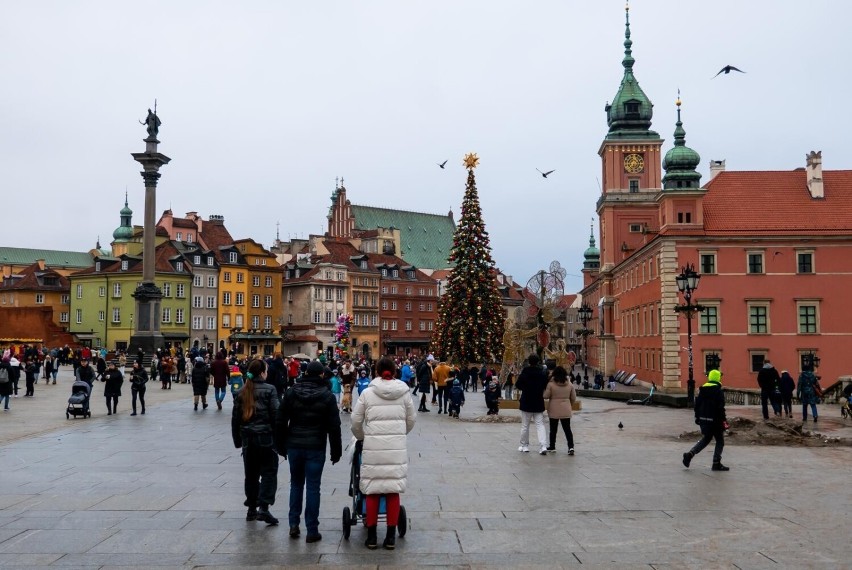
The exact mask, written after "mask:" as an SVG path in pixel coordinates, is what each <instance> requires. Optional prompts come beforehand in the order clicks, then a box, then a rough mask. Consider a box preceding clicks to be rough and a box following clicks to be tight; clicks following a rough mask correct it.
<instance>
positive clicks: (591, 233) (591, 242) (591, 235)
mask: <svg viewBox="0 0 852 570" xmlns="http://www.w3.org/2000/svg"><path fill="white" fill-rule="evenodd" d="M589 247H595V218H592V222H591V223H590V224H589Z"/></svg>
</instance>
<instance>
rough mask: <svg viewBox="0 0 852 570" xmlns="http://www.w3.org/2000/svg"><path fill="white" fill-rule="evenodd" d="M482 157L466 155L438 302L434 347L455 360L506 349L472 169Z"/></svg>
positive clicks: (490, 357)
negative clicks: (449, 270) (458, 213)
mask: <svg viewBox="0 0 852 570" xmlns="http://www.w3.org/2000/svg"><path fill="white" fill-rule="evenodd" d="M478 163H479V158H477V156H476V155H475V154H473V153H471V154H468V155H467V156H466V157H465V159H464V165H465V168H467V188H466V190H465V194H464V202H462V208H461V218H460V219H459V223H458V226H457V227H456V233H455V235H454V236H453V249H452V251H451V253H450V258H449V261H450V262H451V263H453V264H454V265H455V267H454V268H453V272H452V273H451V274H450V278H449V281H448V283H447V288H446V291H445V293H444V295H443V297H442V298H441V303H440V305H439V306H438V323H437V326H436V327H435V333H434V334H433V336H432V347H431V351H432V352H433V353H434V354H435V355H436V357H438V358H439V359H441V360H448V361H451V362H454V363H456V364H462V365H464V364H468V363H484V362H493V361H494V360H496V359H497V358H499V357H500V355H502V354H503V318H504V312H503V305H502V303H501V302H500V294H499V293H498V292H497V286H496V285H495V283H494V275H495V271H494V261H493V260H492V259H491V245H490V244H489V239H488V232H487V231H485V222H483V221H482V210H481V209H480V206H479V195H478V194H477V192H476V177H475V176H474V174H473V169H474V168H476V166H477V164H478Z"/></svg>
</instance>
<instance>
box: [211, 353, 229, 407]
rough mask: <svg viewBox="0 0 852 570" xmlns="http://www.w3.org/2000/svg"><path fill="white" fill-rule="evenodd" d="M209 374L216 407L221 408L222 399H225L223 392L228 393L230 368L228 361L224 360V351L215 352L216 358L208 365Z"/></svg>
mask: <svg viewBox="0 0 852 570" xmlns="http://www.w3.org/2000/svg"><path fill="white" fill-rule="evenodd" d="M210 375H211V376H213V390H214V395H215V397H216V407H217V408H219V409H220V410H221V409H222V401H223V400H224V399H225V394H227V393H228V378H229V377H230V376H231V369H230V368H229V367H228V362H227V361H226V360H225V353H224V351H219V352H217V353H216V358H215V359H214V360H213V363H212V364H211V365H210Z"/></svg>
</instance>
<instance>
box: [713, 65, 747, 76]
mask: <svg viewBox="0 0 852 570" xmlns="http://www.w3.org/2000/svg"><path fill="white" fill-rule="evenodd" d="M732 71H739V72H740V73H745V71H743V70H742V69H737V68H736V67H734V66H733V65H726V66H725V67H723V68H722V69H720V70H719V73H717V74H716V75H714V76H713V79H716V78H717V77H719V76H720V75H721V74H723V73H724V74H725V75H728V74H729V73H730V72H732Z"/></svg>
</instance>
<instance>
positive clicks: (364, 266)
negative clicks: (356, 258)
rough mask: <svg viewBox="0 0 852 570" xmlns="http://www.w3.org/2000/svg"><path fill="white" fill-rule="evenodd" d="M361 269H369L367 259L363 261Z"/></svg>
mask: <svg viewBox="0 0 852 570" xmlns="http://www.w3.org/2000/svg"><path fill="white" fill-rule="evenodd" d="M361 269H367V260H366V259H362V260H361Z"/></svg>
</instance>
